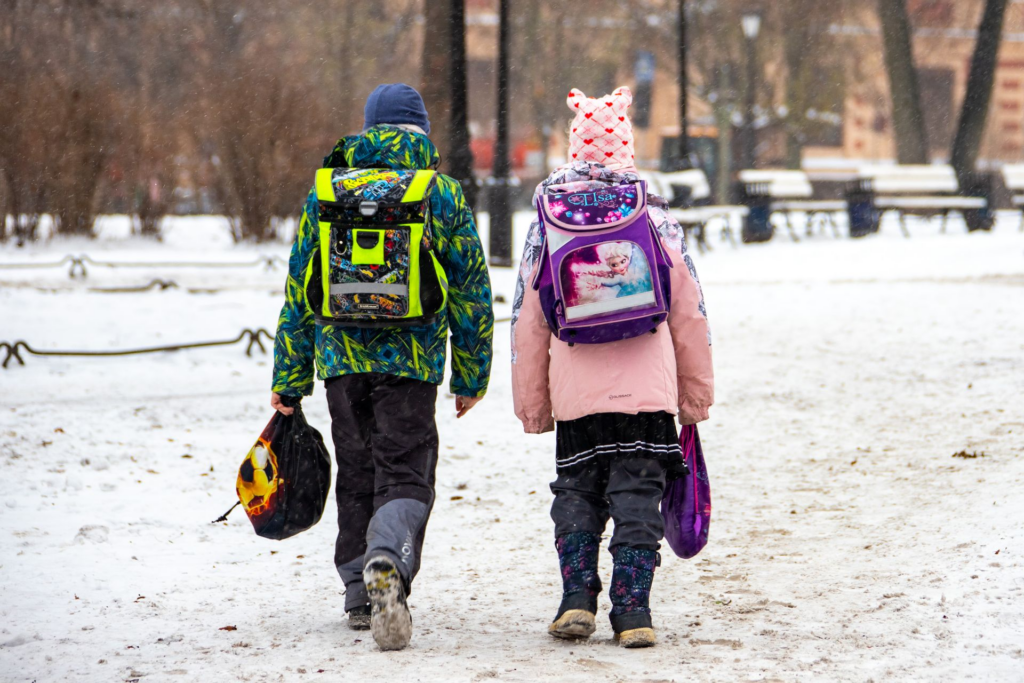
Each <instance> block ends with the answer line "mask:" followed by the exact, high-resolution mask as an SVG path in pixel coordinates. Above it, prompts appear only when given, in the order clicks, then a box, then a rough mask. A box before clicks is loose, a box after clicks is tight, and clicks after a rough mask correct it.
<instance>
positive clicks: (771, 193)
mask: <svg viewBox="0 0 1024 683" xmlns="http://www.w3.org/2000/svg"><path fill="white" fill-rule="evenodd" d="M739 179H740V184H741V185H742V186H743V189H744V194H745V195H746V197H747V198H748V202H749V203H753V202H754V201H756V200H755V199H754V198H758V197H761V198H768V199H770V201H769V204H768V210H769V212H770V213H778V214H781V215H782V217H783V220H784V222H785V225H786V229H787V230H788V231H789V236H790V237H792V238H793V241H799V238H798V237H797V236H796V232H795V231H794V229H793V222H792V220H791V215H792V214H794V213H802V214H806V215H807V235H808V236H810V235H812V234H813V232H814V221H815V219H819V220H820V222H821V225H822V226H823V227H824V225H825V224H828V225H831V226H832V231H833V232H834V233H835V235H836V236H837V237H838V236H839V226H838V225H837V224H836V221H835V216H834V214H835V213H837V212H839V211H846V202H845V201H843V200H842V199H812V197H813V196H814V187H813V186H812V185H811V180H810V178H809V177H808V176H807V174H806V173H805V172H804V171H794V170H778V169H748V170H745V171H740V175H739Z"/></svg>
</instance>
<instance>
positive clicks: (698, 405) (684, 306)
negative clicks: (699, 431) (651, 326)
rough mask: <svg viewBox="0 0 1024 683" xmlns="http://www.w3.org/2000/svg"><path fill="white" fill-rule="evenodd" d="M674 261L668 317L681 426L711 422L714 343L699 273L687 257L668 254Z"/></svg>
mask: <svg viewBox="0 0 1024 683" xmlns="http://www.w3.org/2000/svg"><path fill="white" fill-rule="evenodd" d="M669 254H670V255H671V257H672V265H673V268H672V309H671V311H670V312H669V316H668V325H669V329H670V330H671V332H672V346H673V347H674V349H675V355H676V381H677V383H678V386H679V423H680V424H683V425H689V424H696V423H698V422H702V421H704V420H706V419H708V409H709V408H710V407H711V405H712V404H713V403H714V402H715V376H714V369H713V367H712V363H711V339H710V334H709V332H708V321H707V318H706V317H705V316H704V303H703V297H702V295H701V290H700V284H699V283H698V281H697V277H696V269H695V268H694V267H693V262H692V260H691V259H690V257H689V256H688V255H682V256H681V255H680V254H679V253H678V252H675V251H672V250H669Z"/></svg>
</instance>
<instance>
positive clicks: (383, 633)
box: [363, 558, 412, 650]
mask: <svg viewBox="0 0 1024 683" xmlns="http://www.w3.org/2000/svg"><path fill="white" fill-rule="evenodd" d="M363 582H364V583H365V584H366V591H367V593H369V596H370V632H371V633H372V634H373V640H374V642H376V643H377V647H379V648H380V649H381V650H402V649H404V648H406V647H407V646H408V645H409V641H410V640H411V639H412V616H411V615H410V614H409V606H408V605H407V604H406V602H405V587H404V586H403V585H402V577H401V576H400V575H399V574H398V569H396V568H395V564H394V563H393V562H392V561H391V560H389V559H387V558H376V559H373V560H370V562H369V563H368V564H367V565H366V568H365V569H363Z"/></svg>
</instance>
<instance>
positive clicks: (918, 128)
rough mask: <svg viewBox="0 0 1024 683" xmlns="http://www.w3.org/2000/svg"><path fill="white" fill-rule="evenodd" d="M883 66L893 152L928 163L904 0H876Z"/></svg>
mask: <svg viewBox="0 0 1024 683" xmlns="http://www.w3.org/2000/svg"><path fill="white" fill-rule="evenodd" d="M878 16H879V19H880V20H881V22H882V42H883V46H884V53H885V68H886V71H887V72H888V74H889V91H890V93H891V97H892V118H893V126H894V128H895V134H896V156H897V158H898V159H899V162H900V163H901V164H927V163H928V134H927V128H926V127H925V120H924V114H923V112H922V109H921V93H920V88H919V87H918V83H917V71H916V70H915V69H914V49H913V42H912V36H911V25H910V18H909V17H908V16H907V7H906V2H905V0H878Z"/></svg>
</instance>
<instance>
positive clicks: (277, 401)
mask: <svg viewBox="0 0 1024 683" xmlns="http://www.w3.org/2000/svg"><path fill="white" fill-rule="evenodd" d="M270 407H271V408H273V409H274V410H276V411H277V412H279V413H281V414H282V415H291V414H292V413H294V412H295V408H289V407H288V406H286V405H285V404H284V401H283V400H282V399H281V394H278V393H274V394H271V395H270Z"/></svg>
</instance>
